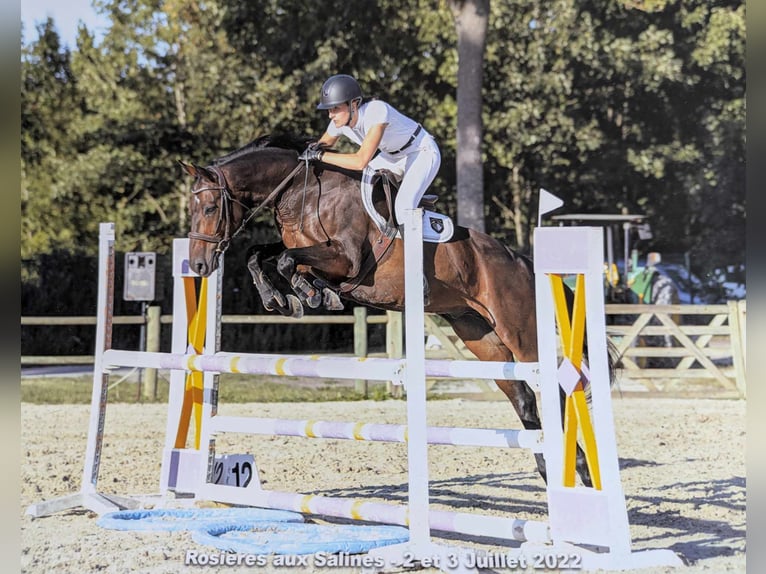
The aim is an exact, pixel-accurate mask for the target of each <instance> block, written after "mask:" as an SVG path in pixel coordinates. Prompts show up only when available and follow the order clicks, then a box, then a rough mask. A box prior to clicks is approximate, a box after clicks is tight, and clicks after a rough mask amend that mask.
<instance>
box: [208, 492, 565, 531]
mask: <svg viewBox="0 0 766 574" xmlns="http://www.w3.org/2000/svg"><path fill="white" fill-rule="evenodd" d="M198 494H201V495H202V497H203V498H204V499H206V500H215V501H218V502H224V503H228V504H242V505H247V506H255V507H258V508H270V509H274V510H291V511H293V512H300V513H303V514H312V515H317V516H331V517H334V518H345V519H351V520H364V521H367V522H377V523H380V524H395V525H399V526H409V510H408V507H407V505H404V504H396V503H390V502H389V503H386V502H372V501H368V500H365V499H354V498H340V497H329V496H319V495H313V494H301V493H293V492H281V491H277V490H259V489H254V488H241V487H236V486H227V485H221V484H212V483H206V484H205V485H204V486H203V487H202V489H201V491H200V492H199V493H198ZM428 522H429V526H430V528H431V530H438V531H440V532H454V533H458V534H466V535H469V536H490V537H493V538H502V539H506V540H518V541H520V542H527V541H529V542H543V543H549V542H550V541H551V535H550V528H549V527H548V523H546V522H541V521H536V520H521V519H517V518H505V517H501V516H485V515H479V514H471V513H467V512H451V511H446V510H429V512H428Z"/></svg>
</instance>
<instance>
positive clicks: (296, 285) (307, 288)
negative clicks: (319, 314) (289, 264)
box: [290, 273, 322, 309]
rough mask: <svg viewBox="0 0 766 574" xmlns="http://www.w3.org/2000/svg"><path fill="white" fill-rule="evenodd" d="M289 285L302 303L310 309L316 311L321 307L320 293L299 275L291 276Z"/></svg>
mask: <svg viewBox="0 0 766 574" xmlns="http://www.w3.org/2000/svg"><path fill="white" fill-rule="evenodd" d="M290 285H291V286H292V288H293V291H295V293H296V294H297V295H298V297H299V298H300V300H301V302H302V303H305V304H306V305H308V306H309V307H311V308H312V309H316V308H317V307H319V305H321V303H322V293H321V292H320V291H319V289H316V288H315V287H314V286H313V285H312V284H311V283H309V282H308V280H307V279H306V278H305V277H304V276H303V275H301V274H300V273H294V274H293V276H292V279H290Z"/></svg>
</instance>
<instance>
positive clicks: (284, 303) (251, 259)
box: [247, 243, 303, 318]
mask: <svg viewBox="0 0 766 574" xmlns="http://www.w3.org/2000/svg"><path fill="white" fill-rule="evenodd" d="M283 250H284V244H282V243H269V244H266V245H256V246H254V247H251V248H250V249H249V250H248V256H247V269H248V271H249V272H250V275H251V276H252V278H253V284H254V285H255V287H256V289H257V290H258V294H259V295H260V297H261V302H262V303H263V306H264V308H265V309H266V310H267V311H274V310H276V311H278V312H279V313H280V314H281V315H284V316H286V317H295V318H300V317H302V316H303V305H301V302H300V301H299V300H298V298H296V297H295V296H294V295H283V294H282V292H281V291H280V290H278V289H277V288H276V287H275V286H274V283H273V282H272V280H271V278H270V276H269V274H267V272H266V270H265V269H264V267H263V265H262V261H263V259H264V258H265V257H271V256H273V255H276V254H277V253H280V252H281V251H283ZM277 277H278V276H277Z"/></svg>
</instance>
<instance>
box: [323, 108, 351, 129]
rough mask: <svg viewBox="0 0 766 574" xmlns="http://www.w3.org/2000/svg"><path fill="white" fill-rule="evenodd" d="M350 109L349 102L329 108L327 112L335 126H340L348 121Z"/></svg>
mask: <svg viewBox="0 0 766 574" xmlns="http://www.w3.org/2000/svg"><path fill="white" fill-rule="evenodd" d="M351 105H353V104H351ZM349 109H350V108H349V104H338V105H337V106H333V107H332V108H330V109H329V110H327V113H328V115H329V116H330V119H331V120H332V121H333V122H334V123H335V126H336V127H339V128H340V127H343V126H345V125H346V124H347V123H348V118H349Z"/></svg>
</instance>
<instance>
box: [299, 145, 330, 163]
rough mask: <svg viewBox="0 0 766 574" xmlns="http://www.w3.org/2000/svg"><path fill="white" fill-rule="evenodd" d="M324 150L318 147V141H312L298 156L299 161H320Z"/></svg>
mask: <svg viewBox="0 0 766 574" xmlns="http://www.w3.org/2000/svg"><path fill="white" fill-rule="evenodd" d="M323 155H324V150H323V149H322V148H321V147H320V145H319V142H313V143H311V144H309V146H308V147H307V148H306V149H305V150H304V151H303V153H302V154H301V155H299V156H298V159H299V160H300V161H322V156H323Z"/></svg>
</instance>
